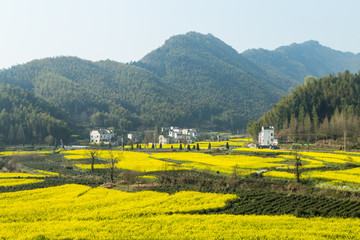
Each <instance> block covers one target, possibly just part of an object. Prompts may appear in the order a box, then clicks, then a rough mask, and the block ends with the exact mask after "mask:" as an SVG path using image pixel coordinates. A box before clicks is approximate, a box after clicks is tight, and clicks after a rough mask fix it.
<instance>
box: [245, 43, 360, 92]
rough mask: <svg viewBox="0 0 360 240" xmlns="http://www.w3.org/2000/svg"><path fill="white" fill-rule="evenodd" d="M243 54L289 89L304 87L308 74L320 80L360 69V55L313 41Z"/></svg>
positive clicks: (248, 51)
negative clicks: (331, 75)
mask: <svg viewBox="0 0 360 240" xmlns="http://www.w3.org/2000/svg"><path fill="white" fill-rule="evenodd" d="M242 55H243V56H244V57H246V58H247V59H249V60H251V61H252V62H254V63H255V64H257V65H258V66H260V67H262V68H263V69H265V70H266V71H267V72H268V74H270V75H271V76H272V77H276V78H279V79H282V81H283V82H284V84H285V85H288V86H289V87H294V86H297V85H300V84H302V83H303V80H304V78H305V77H306V76H308V75H311V76H314V77H317V78H320V77H324V76H327V75H329V74H337V73H338V72H343V71H345V70H349V71H350V72H352V73H356V72H357V71H358V70H359V69H360V54H354V53H350V52H341V51H337V50H334V49H331V48H329V47H325V46H322V45H321V44H320V43H319V42H317V41H313V40H311V41H307V42H304V43H301V44H297V43H293V44H291V45H289V46H282V47H279V48H277V49H275V50H274V51H270V50H265V49H251V50H247V51H245V52H243V53H242ZM286 82H288V83H286ZM289 83H290V85H289ZM294 84H295V85H294Z"/></svg>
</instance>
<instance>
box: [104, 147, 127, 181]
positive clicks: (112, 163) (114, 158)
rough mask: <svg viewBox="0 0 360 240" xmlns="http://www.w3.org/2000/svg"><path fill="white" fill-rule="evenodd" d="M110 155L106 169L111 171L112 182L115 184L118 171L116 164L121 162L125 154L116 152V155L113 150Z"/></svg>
mask: <svg viewBox="0 0 360 240" xmlns="http://www.w3.org/2000/svg"><path fill="white" fill-rule="evenodd" d="M108 153H109V158H108V162H107V164H106V169H107V170H108V171H109V175H110V182H112V183H114V177H115V173H116V169H117V168H116V163H118V162H119V161H120V160H121V158H122V154H123V152H119V151H116V153H115V152H114V151H113V150H110V151H109V152H108Z"/></svg>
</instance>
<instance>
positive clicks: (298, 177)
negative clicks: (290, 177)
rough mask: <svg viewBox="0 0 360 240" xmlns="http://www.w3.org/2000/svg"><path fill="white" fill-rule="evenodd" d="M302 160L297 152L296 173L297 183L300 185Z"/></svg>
mask: <svg viewBox="0 0 360 240" xmlns="http://www.w3.org/2000/svg"><path fill="white" fill-rule="evenodd" d="M301 165H302V164H301V159H300V157H299V156H298V153H297V151H296V152H295V173H296V182H297V183H300V170H299V167H300V166H301Z"/></svg>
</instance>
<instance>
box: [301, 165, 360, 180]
mask: <svg viewBox="0 0 360 240" xmlns="http://www.w3.org/2000/svg"><path fill="white" fill-rule="evenodd" d="M304 176H306V177H310V178H317V179H328V180H338V181H343V182H350V183H360V168H352V169H347V170H340V171H322V172H321V171H311V172H306V173H304Z"/></svg>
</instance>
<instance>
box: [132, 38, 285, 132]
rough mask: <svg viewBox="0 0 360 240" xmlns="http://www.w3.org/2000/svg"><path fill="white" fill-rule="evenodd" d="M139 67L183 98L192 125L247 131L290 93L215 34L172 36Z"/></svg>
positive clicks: (138, 64)
mask: <svg viewBox="0 0 360 240" xmlns="http://www.w3.org/2000/svg"><path fill="white" fill-rule="evenodd" d="M135 64H136V65H137V66H140V67H142V68H146V69H148V70H149V71H152V72H154V73H155V74H156V75H157V76H158V78H159V79H160V81H161V82H162V84H164V85H166V86H169V87H171V88H172V90H171V91H172V92H173V93H176V92H178V93H179V94H180V95H181V96H182V97H183V99H184V100H183V101H185V102H186V104H185V105H184V106H183V107H182V108H183V109H184V110H186V112H188V113H190V114H189V116H188V121H187V122H189V123H190V124H192V125H198V126H199V123H201V122H204V121H207V123H206V124H205V125H207V126H211V127H217V128H222V129H229V128H230V129H234V128H236V127H237V126H239V125H240V126H241V125H242V126H244V125H243V123H244V122H247V121H248V120H249V119H251V118H256V116H259V114H261V112H263V111H266V109H268V107H269V103H271V102H273V101H276V100H277V99H279V97H280V96H281V95H282V94H284V93H285V90H284V89H283V88H282V86H281V85H278V84H277V83H276V82H274V81H272V80H273V79H271V78H270V77H268V76H267V74H266V72H265V71H264V70H263V69H261V68H259V67H258V66H257V65H255V64H254V63H252V62H251V61H249V60H247V59H246V58H244V57H243V56H242V55H240V54H238V53H237V52H236V51H235V50H234V49H233V48H231V47H230V46H228V45H227V44H225V43H224V42H222V41H221V40H219V39H218V38H215V37H214V36H212V35H211V34H208V35H202V34H199V33H195V32H190V33H187V34H184V35H178V36H175V37H172V38H170V39H169V40H167V41H166V42H165V44H164V45H163V46H162V47H160V48H158V49H156V50H154V51H153V52H151V53H149V54H148V55H146V56H145V57H144V58H143V59H141V60H140V61H139V62H137V63H135ZM269 89H272V91H269ZM200 126H201V125H200Z"/></svg>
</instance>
